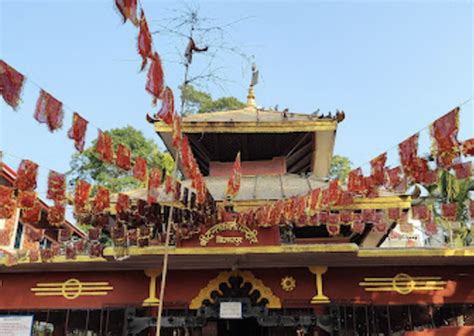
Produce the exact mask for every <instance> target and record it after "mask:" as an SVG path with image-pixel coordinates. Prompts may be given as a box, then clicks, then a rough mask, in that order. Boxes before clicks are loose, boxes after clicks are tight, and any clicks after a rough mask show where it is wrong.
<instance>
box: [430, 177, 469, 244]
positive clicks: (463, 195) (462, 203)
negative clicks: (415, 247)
mask: <svg viewBox="0 0 474 336" xmlns="http://www.w3.org/2000/svg"><path fill="white" fill-rule="evenodd" d="M426 189H427V191H428V193H429V198H430V199H431V200H432V202H433V205H434V207H433V210H434V216H435V220H436V223H437V224H440V225H441V226H442V227H443V228H445V229H446V230H447V231H448V232H449V231H451V230H452V233H453V236H452V237H451V234H450V237H448V238H449V239H448V240H450V243H451V244H456V245H472V244H473V243H474V241H473V232H472V231H473V230H472V227H471V228H469V227H468V222H469V201H470V197H469V193H472V192H474V180H473V179H472V178H467V179H464V180H458V179H457V178H456V177H455V176H454V175H453V174H451V173H449V172H447V171H441V172H440V174H439V179H438V183H437V184H434V185H432V186H429V187H426ZM442 203H456V207H457V216H456V222H457V223H459V226H458V227H456V228H454V229H453V228H452V227H451V224H450V223H449V222H448V221H446V220H445V219H444V218H443V217H442V216H441V213H440V207H441V204H442ZM451 239H453V240H452V241H451Z"/></svg>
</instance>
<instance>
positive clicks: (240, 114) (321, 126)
mask: <svg viewBox="0 0 474 336" xmlns="http://www.w3.org/2000/svg"><path fill="white" fill-rule="evenodd" d="M339 121H341V118H340V117H339V119H338V117H321V116H317V115H312V114H305V113H292V112H288V111H275V110H272V109H260V108H256V107H252V106H246V107H244V108H242V109H238V110H229V111H216V112H207V113H200V114H193V115H189V116H185V117H184V118H183V122H182V129H183V132H184V133H201V132H210V133H212V132H216V133H288V132H316V131H335V130H336V129H337V123H338V122H339ZM154 125H155V131H156V132H158V133H161V132H164V133H167V132H171V131H172V127H171V125H167V124H166V123H164V122H162V121H155V122H154Z"/></svg>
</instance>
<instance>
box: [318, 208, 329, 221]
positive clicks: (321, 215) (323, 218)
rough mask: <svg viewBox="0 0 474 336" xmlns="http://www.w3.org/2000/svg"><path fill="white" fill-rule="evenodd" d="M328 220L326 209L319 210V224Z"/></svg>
mask: <svg viewBox="0 0 474 336" xmlns="http://www.w3.org/2000/svg"><path fill="white" fill-rule="evenodd" d="M328 221H329V213H328V212H327V211H321V212H319V224H326V223H327V222H328Z"/></svg>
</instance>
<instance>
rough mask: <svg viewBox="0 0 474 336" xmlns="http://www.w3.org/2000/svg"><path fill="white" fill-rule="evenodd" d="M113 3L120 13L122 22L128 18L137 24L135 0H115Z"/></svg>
mask: <svg viewBox="0 0 474 336" xmlns="http://www.w3.org/2000/svg"><path fill="white" fill-rule="evenodd" d="M115 5H116V6H117V9H118V11H119V12H120V14H121V15H122V19H123V23H125V22H127V20H130V21H131V22H132V23H133V24H134V25H135V26H137V25H138V20H137V0H115Z"/></svg>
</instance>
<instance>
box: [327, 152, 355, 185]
mask: <svg viewBox="0 0 474 336" xmlns="http://www.w3.org/2000/svg"><path fill="white" fill-rule="evenodd" d="M351 165H352V162H351V160H349V158H347V157H345V156H342V155H334V156H333V157H332V161H331V167H330V169H329V177H330V178H331V179H333V178H339V181H341V183H345V182H346V180H347V175H349V172H350V171H351Z"/></svg>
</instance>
